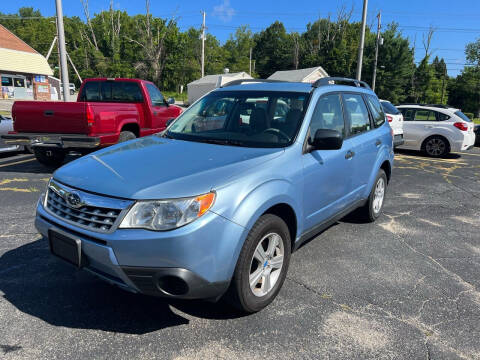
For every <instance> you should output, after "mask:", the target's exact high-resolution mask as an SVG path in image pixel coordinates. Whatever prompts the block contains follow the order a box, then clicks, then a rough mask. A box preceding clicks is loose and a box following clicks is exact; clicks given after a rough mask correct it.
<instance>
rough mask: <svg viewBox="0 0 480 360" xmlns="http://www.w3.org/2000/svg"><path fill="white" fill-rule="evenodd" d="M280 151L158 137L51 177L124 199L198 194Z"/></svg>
mask: <svg viewBox="0 0 480 360" xmlns="http://www.w3.org/2000/svg"><path fill="white" fill-rule="evenodd" d="M283 152H284V150H283V148H273V149H272V148H270V149H266V148H246V147H236V146H224V145H213V144H206V143H198V142H191V141H181V140H171V139H166V138H161V137H160V136H149V137H145V138H142V139H137V140H133V141H129V142H126V143H122V144H118V145H114V146H112V147H109V148H107V149H104V150H100V151H97V152H95V153H92V154H90V155H86V156H84V157H82V158H80V159H77V160H75V161H72V162H71V163H68V164H66V165H64V166H62V167H61V168H60V169H58V170H57V171H56V172H55V173H54V174H53V177H54V179H56V180H58V181H60V182H62V183H64V184H66V185H69V186H72V187H75V188H78V189H81V190H86V191H90V192H95V193H99V194H104V195H109V196H115V197H121V198H127V199H166V198H179V197H188V196H193V195H200V194H204V193H207V192H209V191H211V190H212V189H215V188H216V187H218V186H220V185H223V184H225V183H227V182H228V181H229V180H231V179H232V178H233V177H235V176H239V175H241V174H242V172H244V171H245V170H246V169H248V168H251V167H254V166H258V165H260V164H262V163H264V162H266V161H269V160H271V159H273V158H275V157H277V156H280V155H281V154H282V153H283Z"/></svg>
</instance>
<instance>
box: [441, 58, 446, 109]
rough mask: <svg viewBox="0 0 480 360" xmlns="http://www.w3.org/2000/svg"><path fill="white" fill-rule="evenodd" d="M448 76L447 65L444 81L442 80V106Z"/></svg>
mask: <svg viewBox="0 0 480 360" xmlns="http://www.w3.org/2000/svg"><path fill="white" fill-rule="evenodd" d="M446 76H447V65H445V69H444V71H443V80H442V104H443V97H444V96H445V77H446Z"/></svg>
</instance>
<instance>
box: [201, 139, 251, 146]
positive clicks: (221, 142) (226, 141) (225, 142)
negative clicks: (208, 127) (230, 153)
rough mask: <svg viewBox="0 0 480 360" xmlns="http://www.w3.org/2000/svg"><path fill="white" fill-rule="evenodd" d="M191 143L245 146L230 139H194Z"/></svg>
mask: <svg viewBox="0 0 480 360" xmlns="http://www.w3.org/2000/svg"><path fill="white" fill-rule="evenodd" d="M193 141H198V142H203V143H207V144H215V145H230V146H245V144H244V143H243V142H241V141H238V140H230V139H195V140H193Z"/></svg>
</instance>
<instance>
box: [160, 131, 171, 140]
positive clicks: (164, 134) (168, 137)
mask: <svg viewBox="0 0 480 360" xmlns="http://www.w3.org/2000/svg"><path fill="white" fill-rule="evenodd" d="M162 137H164V138H167V139H174V137H173V136H171V135H169V134H168V131H165V132H164V133H163V134H162Z"/></svg>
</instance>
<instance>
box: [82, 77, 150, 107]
mask: <svg viewBox="0 0 480 360" xmlns="http://www.w3.org/2000/svg"><path fill="white" fill-rule="evenodd" d="M80 99H81V100H83V101H97V102H123V103H137V102H143V95H142V91H141V90H140V87H139V86H138V84H137V83H136V82H132V81H88V82H87V83H85V85H84V86H83V90H82V95H81V97H80Z"/></svg>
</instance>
